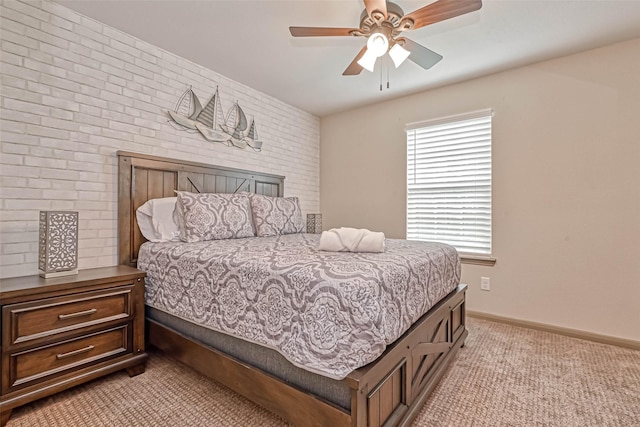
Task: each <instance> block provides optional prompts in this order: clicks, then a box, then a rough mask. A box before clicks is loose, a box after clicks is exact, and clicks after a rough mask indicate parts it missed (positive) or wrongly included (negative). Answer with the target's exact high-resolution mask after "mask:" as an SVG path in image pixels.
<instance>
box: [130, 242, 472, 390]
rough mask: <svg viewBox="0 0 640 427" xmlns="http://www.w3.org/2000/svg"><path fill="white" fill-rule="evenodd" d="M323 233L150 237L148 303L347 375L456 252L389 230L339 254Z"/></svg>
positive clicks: (398, 331) (456, 264)
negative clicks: (379, 247)
mask: <svg viewBox="0 0 640 427" xmlns="http://www.w3.org/2000/svg"><path fill="white" fill-rule="evenodd" d="M319 238H320V237H319V235H315V234H287V235H277V236H270V237H253V238H244V239H230V240H215V241H207V242H197V243H181V242H165V243H152V242H147V243H145V244H144V245H142V247H141V248H140V252H139V257H138V268H140V269H142V270H144V271H146V272H147V286H146V303H147V305H149V306H151V307H154V308H156V309H158V310H162V311H165V312H167V313H169V314H172V315H174V316H177V317H180V318H183V319H185V320H189V321H192V322H194V323H197V324H199V325H201V326H204V327H207V328H211V329H214V330H216V331H219V332H224V333H228V334H231V335H234V336H237V337H240V338H243V339H246V340H248V341H252V342H255V343H258V344H261V345H264V346H267V347H270V348H273V349H275V350H277V351H279V352H280V353H281V354H282V355H283V356H285V357H286V358H287V359H288V360H289V361H290V362H291V363H292V364H294V365H296V366H298V367H301V368H303V369H307V370H309V371H311V372H315V373H318V374H321V375H325V376H327V377H330V378H333V379H342V378H344V377H345V376H346V375H347V374H348V373H349V372H351V371H353V370H354V369H356V368H359V367H361V366H364V365H366V364H367V363H369V362H372V361H373V360H375V359H376V358H378V357H379V356H380V355H381V354H382V353H383V352H384V350H385V348H386V346H387V345H388V344H390V343H392V342H394V341H395V340H396V339H397V338H399V337H400V336H401V335H402V334H403V333H404V332H405V331H406V330H407V329H408V328H409V327H410V326H411V325H412V324H413V323H414V322H415V321H416V320H417V319H418V318H420V317H421V316H422V315H423V314H424V313H426V312H427V311H428V310H429V309H430V308H431V307H432V306H433V305H435V304H436V303H437V302H438V301H439V300H440V299H442V298H443V297H445V296H446V295H447V294H449V293H450V292H452V291H453V290H454V289H455V288H456V286H457V285H458V283H459V280H460V258H459V256H458V254H457V252H456V250H455V249H454V248H452V247H451V246H448V245H444V244H439V243H427V242H411V241H406V240H395V239H387V241H386V249H385V252H383V253H343V252H325V251H319V250H318V249H317V248H318V243H319Z"/></svg>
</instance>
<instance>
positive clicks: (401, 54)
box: [289, 0, 482, 76]
mask: <svg viewBox="0 0 640 427" xmlns="http://www.w3.org/2000/svg"><path fill="white" fill-rule="evenodd" d="M364 6H365V10H364V11H362V14H361V15H360V27H359V28H326V27H289V31H290V32H291V35H292V36H293V37H322V36H355V37H366V38H367V44H366V45H365V46H364V47H363V48H362V49H361V50H360V52H359V53H358V54H357V55H356V57H355V58H354V59H353V61H352V62H351V64H349V66H348V67H347V69H346V70H344V72H343V73H342V75H345V76H353V75H357V74H360V72H361V71H362V69H363V68H365V69H367V70H369V71H373V68H374V66H375V63H376V60H377V59H378V58H379V57H381V56H383V55H384V54H385V53H387V52H389V56H390V57H391V59H392V60H393V63H394V65H395V66H396V68H397V67H398V66H399V65H400V64H402V62H404V60H405V59H407V58H409V59H410V60H412V61H413V62H415V63H416V64H418V65H420V66H421V67H422V68H424V69H425V70H428V69H429V68H431V67H433V66H434V65H435V64H437V63H438V62H439V61H440V60H441V59H442V56H441V55H439V54H437V53H436V52H434V51H432V50H430V49H427V48H426V47H424V46H422V45H420V44H418V43H416V42H414V41H412V40H410V39H408V38H405V37H399V36H400V34H401V33H402V32H403V31H407V30H415V29H417V28H421V27H424V26H426V25H430V24H434V23H436V22H440V21H444V20H446V19H450V18H454V17H456V16H460V15H464V14H465V13H469V12H473V11H475V10H478V9H480V8H481V7H482V0H438V1H436V2H434V3H431V4H429V5H427V6H424V7H422V8H420V9H417V10H415V11H413V12H411V13H409V14H407V15H405V14H404V12H403V10H402V8H400V6H398V5H397V4H395V3H392V2H390V1H385V0H364Z"/></svg>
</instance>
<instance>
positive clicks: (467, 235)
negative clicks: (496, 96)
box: [406, 110, 492, 256]
mask: <svg viewBox="0 0 640 427" xmlns="http://www.w3.org/2000/svg"><path fill="white" fill-rule="evenodd" d="M491 116H492V111H491V110H482V111H476V112H473V113H469V114H463V115H459V116H453V117H446V118H442V119H437V120H430V121H427V122H420V123H412V124H409V125H407V127H406V130H407V192H408V194H407V239H409V240H427V241H439V242H443V243H448V244H450V245H452V246H454V247H456V249H458V251H459V252H460V253H463V254H472V255H487V256H488V255H491Z"/></svg>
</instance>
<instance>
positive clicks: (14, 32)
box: [0, 0, 320, 277]
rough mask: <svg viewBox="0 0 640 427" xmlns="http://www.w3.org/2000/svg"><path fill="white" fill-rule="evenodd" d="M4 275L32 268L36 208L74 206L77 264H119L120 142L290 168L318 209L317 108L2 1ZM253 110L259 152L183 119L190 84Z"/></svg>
mask: <svg viewBox="0 0 640 427" xmlns="http://www.w3.org/2000/svg"><path fill="white" fill-rule="evenodd" d="M0 31H1V34H0V39H1V51H0V60H1V62H0V77H1V79H2V80H1V92H0V93H1V96H2V100H1V102H2V104H1V107H2V108H1V111H0V132H1V133H0V141H1V150H0V156H1V157H0V168H1V169H0V180H1V182H0V184H1V200H2V205H1V207H0V241H1V243H2V250H1V253H0V269H1V271H0V277H13V276H23V275H29V274H36V273H37V271H38V270H37V251H38V213H39V211H40V210H76V211H78V212H79V218H80V232H79V239H80V240H79V268H81V269H85V268H92V267H100V266H108V265H113V264H116V263H117V158H116V154H115V153H116V151H117V150H126V151H133V152H139V153H147V154H153V155H157V156H163V157H172V158H177V159H184V160H191V161H197V162H204V163H211V164H216V165H221V166H228V167H236V168H242V169H251V170H256V171H260V172H267V173H274V174H279V175H284V176H286V180H285V194H286V195H297V196H299V197H300V199H301V202H302V209H303V211H305V212H317V210H318V208H319V191H320V190H319V140H320V135H319V132H320V121H319V118H318V117H316V116H313V115H311V114H309V113H306V112H304V111H302V110H299V109H297V108H294V107H292V106H290V105H287V104H285V103H283V102H281V101H279V100H277V99H275V98H272V97H270V96H267V95H265V94H264V93H261V92H258V91H257V90H254V89H252V88H250V87H247V86H245V85H242V84H240V83H238V82H235V81H233V80H232V78H233V76H222V75H219V74H217V73H216V72H215V71H212V70H209V69H206V68H204V67H202V66H199V65H197V64H194V63H192V62H189V61H187V60H185V59H183V58H181V57H178V56H176V55H174V54H172V53H169V52H166V51H164V50H162V49H160V48H158V47H155V46H153V45H150V44H148V43H146V42H144V41H141V40H139V39H136V38H135V37H133V36H130V35H128V34H125V33H122V32H120V31H118V30H115V29H113V28H111V27H108V26H106V25H103V24H101V23H99V22H96V21H94V20H92V19H89V18H87V17H85V16H82V15H80V14H78V13H76V12H74V11H71V10H69V9H67V8H64V7H62V6H60V5H58V4H56V3H52V2H50V1H26V0H24V1H23V0H0ZM190 85H192V86H193V90H194V92H195V93H196V94H197V95H198V97H199V98H200V100H201V101H202V102H203V103H204V102H206V100H207V99H208V98H209V96H210V95H211V94H212V93H213V92H214V91H215V88H216V85H217V86H218V87H219V92H220V96H221V99H222V107H223V110H224V111H228V109H229V108H230V107H231V105H232V104H233V102H234V101H238V102H239V103H240V105H241V106H242V108H243V110H244V111H245V112H246V113H247V115H249V116H254V117H255V122H256V124H257V130H258V134H259V137H260V140H262V141H263V142H264V145H263V149H262V152H258V153H257V152H254V151H253V150H240V149H237V148H233V147H227V146H225V145H222V144H220V143H212V142H208V141H206V140H205V139H204V138H202V137H201V136H200V134H198V133H188V132H186V131H184V130H180V129H176V128H175V127H174V126H172V124H171V123H170V122H169V121H168V116H167V114H166V110H168V109H173V108H174V107H175V104H176V102H177V100H178V98H179V97H180V95H181V94H182V93H183V92H184V91H185V90H186V89H187V88H188V87H189V86H190Z"/></svg>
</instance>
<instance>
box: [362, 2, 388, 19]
mask: <svg viewBox="0 0 640 427" xmlns="http://www.w3.org/2000/svg"><path fill="white" fill-rule="evenodd" d="M364 7H365V8H366V9H367V13H368V14H369V16H371V14H372V13H373V12H375V11H376V10H377V11H378V12H380V13H382V14H383V15H384V17H385V18H386V17H387V1H386V0H364Z"/></svg>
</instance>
